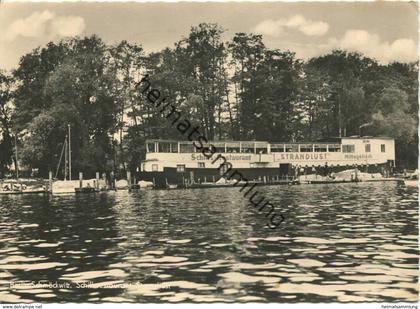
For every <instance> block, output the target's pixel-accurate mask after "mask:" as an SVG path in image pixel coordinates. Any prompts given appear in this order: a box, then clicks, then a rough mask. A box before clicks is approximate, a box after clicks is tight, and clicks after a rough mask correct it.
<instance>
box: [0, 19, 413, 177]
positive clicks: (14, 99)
mask: <svg viewBox="0 0 420 309" xmlns="http://www.w3.org/2000/svg"><path fill="white" fill-rule="evenodd" d="M223 34H224V30H223V29H222V28H221V27H219V26H218V25H217V24H206V23H203V24H199V25H198V26H196V27H192V28H191V31H190V33H189V34H188V35H187V36H186V37H184V38H182V39H181V40H179V41H178V42H175V44H174V46H173V47H172V48H170V47H168V48H165V49H163V50H162V51H159V52H153V53H149V54H145V53H144V51H143V48H142V46H141V45H137V44H131V43H128V42H126V41H122V42H120V43H117V44H115V45H111V46H108V45H106V44H105V43H104V42H102V40H101V39H99V38H98V37H96V36H92V37H85V38H78V37H76V38H69V39H65V40H62V41H60V42H56V43H53V42H50V43H48V44H47V45H46V46H44V47H40V48H37V49H35V50H33V51H31V52H29V53H28V54H26V55H24V56H23V57H22V58H21V60H20V63H19V66H18V68H16V70H14V71H13V72H12V74H11V75H8V74H4V73H1V74H0V86H1V87H0V174H1V176H3V175H4V174H5V173H6V172H7V169H8V168H9V167H10V166H11V163H12V160H13V158H14V156H13V152H14V140H13V139H14V137H15V134H17V135H18V137H19V138H18V142H19V145H20V146H19V148H20V159H21V160H22V161H23V163H24V164H25V165H26V166H27V167H32V168H38V169H39V170H40V172H41V175H44V176H45V175H46V174H47V173H48V171H49V170H55V169H56V167H57V165H58V161H59V159H60V153H61V149H62V147H63V143H64V140H65V137H66V134H67V126H68V124H70V125H71V128H72V132H73V134H72V140H71V142H72V145H73V166H74V171H77V170H80V171H83V172H85V173H86V174H89V175H91V174H93V172H95V171H111V170H113V171H115V172H117V173H124V172H125V171H126V170H135V169H137V168H138V166H139V164H140V161H141V160H142V159H143V158H144V143H145V140H146V139H147V138H161V139H181V138H183V137H182V136H180V135H179V133H178V132H177V131H176V130H174V129H173V128H172V127H171V123H170V122H168V121H167V120H166V119H165V118H164V116H163V115H162V114H161V113H160V112H159V111H158V110H157V109H156V108H155V107H153V106H151V105H150V104H149V103H148V100H147V98H146V96H145V95H144V94H142V93H141V92H139V88H138V82H139V81H140V79H141V78H142V76H144V75H145V74H148V75H149V79H150V81H151V82H152V84H153V86H154V87H155V88H156V89H159V91H160V92H161V94H162V96H164V97H165V98H166V102H167V103H171V104H173V105H174V106H177V108H178V109H179V110H180V111H181V112H182V113H183V114H184V115H187V116H188V119H189V120H190V121H191V123H192V124H193V125H194V126H196V125H198V126H199V127H200V128H201V132H202V133H203V134H205V135H206V137H207V138H208V139H234V140H240V139H241V140H246V139H255V140H267V141H273V142H275V141H303V140H310V141H314V140H317V139H325V138H328V137H332V136H340V135H341V136H350V135H358V134H362V135H388V136H391V137H393V138H395V140H396V146H397V147H396V149H397V159H398V161H397V164H398V166H401V167H414V166H416V164H417V157H418V150H417V145H418V137H417V125H418V117H417V113H418V103H417V102H418V93H417V91H418V86H417V74H418V65H417V64H406V63H398V62H395V63H390V64H388V65H382V64H379V63H378V62H377V61H376V60H374V59H370V58H367V57H364V56H363V55H361V54H358V53H349V52H346V51H340V50H335V51H332V52H331V53H328V54H325V55H321V56H318V57H314V58H312V59H309V60H307V61H303V60H301V59H298V58H296V56H295V54H294V53H292V52H289V51H280V50H276V49H270V48H268V47H266V46H265V45H264V43H263V38H262V36H261V35H255V34H252V33H251V34H248V33H237V34H235V35H234V36H233V38H232V39H231V40H230V41H228V42H223V41H222V35H223ZM184 138H185V137H184ZM61 176H62V175H61V174H60V177H61Z"/></svg>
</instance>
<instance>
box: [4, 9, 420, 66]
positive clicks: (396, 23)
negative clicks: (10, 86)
mask: <svg viewBox="0 0 420 309" xmlns="http://www.w3.org/2000/svg"><path fill="white" fill-rule="evenodd" d="M201 22H212V23H218V24H219V25H220V26H222V27H223V28H224V29H226V31H225V33H224V35H223V39H224V40H226V41H227V40H229V39H231V38H232V37H233V35H234V34H235V33H237V32H253V33H259V34H262V35H263V38H264V39H263V40H264V43H265V44H266V46H267V47H269V48H278V49H281V50H290V51H293V52H295V53H296V55H297V57H299V58H302V59H308V58H310V57H314V56H318V55H322V54H326V53H328V52H329V51H331V50H333V49H336V48H340V49H345V50H348V51H358V52H361V53H363V54H364V55H366V56H369V57H372V58H375V59H376V60H378V61H379V62H380V63H383V64H386V63H389V62H392V61H401V62H411V61H415V60H416V59H417V58H418V52H417V45H418V37H417V29H418V18H417V4H415V3H414V2H383V1H376V2H260V3H251V2H236V3H235V2H229V3H216V2H213V3H209V2H201V3H197V2H196V3H187V2H179V3H162V2H161V3H133V2H126V3H124V2H115V3H113V2H103V3H100V2H93V3H87V2H71V3H68V2H67V3H64V2H62V3H60V2H58V3H43V2H41V3H1V4H0V29H1V31H0V69H3V70H12V69H14V68H16V67H17V65H18V63H19V59H20V57H21V56H22V55H24V54H25V53H27V52H30V51H31V50H33V49H34V48H37V47H38V46H44V45H45V44H46V43H48V42H49V41H58V40H60V39H62V38H65V37H68V36H75V35H78V36H85V35H92V34H97V35H98V36H99V37H101V38H102V39H103V40H104V41H105V42H106V43H108V44H116V43H118V42H120V41H121V40H127V41H129V42H133V43H134V42H135V43H139V44H141V45H142V46H143V48H144V49H145V50H146V52H152V51H159V50H161V49H163V48H165V47H173V46H174V43H175V42H176V41H178V40H180V39H182V37H185V36H187V35H188V33H189V31H190V28H191V27H192V26H196V25H198V24H199V23H201Z"/></svg>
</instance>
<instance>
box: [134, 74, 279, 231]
mask: <svg viewBox="0 0 420 309" xmlns="http://www.w3.org/2000/svg"><path fill="white" fill-rule="evenodd" d="M148 78H149V75H146V76H144V77H143V78H142V79H141V80H140V82H139V83H138V84H137V85H136V88H140V92H141V93H142V94H143V95H146V92H147V95H146V97H147V100H148V101H149V102H150V103H151V104H152V105H153V106H154V107H155V108H158V109H159V108H160V109H159V112H160V113H161V114H162V116H164V117H165V118H166V119H170V118H171V117H172V116H174V115H175V117H173V118H172V119H173V120H172V122H171V125H172V127H173V126H175V125H176V129H177V130H178V132H179V133H180V134H181V136H182V137H184V138H185V134H186V133H187V132H189V134H188V137H187V138H188V140H189V141H190V142H193V143H192V144H193V145H194V147H195V149H196V150H197V151H198V152H201V153H202V154H203V156H205V157H206V158H207V159H208V160H211V159H212V158H213V156H214V155H215V154H216V153H217V152H218V150H217V147H215V146H214V145H213V144H211V143H209V140H208V139H207V138H206V136H204V135H203V134H202V133H201V132H200V126H195V127H194V128H192V130H190V129H191V121H190V120H189V119H188V118H187V117H185V115H183V114H182V113H181V112H180V111H179V110H178V109H177V108H176V107H175V106H173V105H172V104H171V103H170V101H169V102H168V103H165V104H163V105H162V103H163V102H165V101H166V99H167V98H168V97H162V98H161V93H160V91H159V90H158V89H155V88H151V86H152V84H151V83H150V81H149V79H148ZM143 83H144V88H143V89H141V86H143V85H142V84H143ZM161 105H162V106H161ZM168 107H169V108H170V112H169V113H167V114H166V115H165V113H166V112H167V108H168ZM195 134H197V135H198V136H196V137H194V135H195ZM196 142H198V143H199V144H200V145H197V144H196ZM219 159H221V161H222V163H221V164H220V165H219V166H218V167H217V169H218V170H219V172H220V173H221V176H222V177H227V179H228V180H232V179H234V180H235V183H233V184H232V186H233V187H236V186H237V185H238V184H240V185H241V187H242V188H241V189H240V190H239V192H241V193H242V191H243V190H244V189H245V188H246V187H248V185H249V180H248V179H247V178H245V177H244V175H242V173H241V172H239V171H238V170H236V169H235V170H233V172H232V173H231V174H230V175H229V173H230V172H231V171H232V168H233V165H232V163H230V162H228V161H227V159H226V157H225V156H224V155H222V154H221V153H218V154H217V157H216V158H214V159H213V161H212V162H211V164H212V165H214V164H215V163H216V162H217V161H219ZM235 176H236V177H235ZM256 186H257V183H254V184H252V185H251V187H250V188H248V190H247V191H246V192H245V193H244V197H246V196H247V195H248V194H249V193H251V191H252V190H253V189H254V188H255V187H256ZM258 193H259V192H258V191H256V192H254V193H253V194H252V195H251V196H250V197H249V202H250V203H251V204H252V205H253V206H254V207H255V208H257V207H259V208H258V212H259V213H262V212H263V211H264V210H265V208H266V207H267V208H269V211H268V213H266V214H265V217H266V218H269V220H270V222H269V223H267V227H269V228H270V229H275V228H277V227H278V226H279V225H280V223H282V222H283V221H284V219H285V218H284V216H283V215H282V214H277V213H276V206H275V205H273V204H272V203H270V201H266V202H265V203H264V204H263V205H262V206H260V204H261V203H262V202H263V201H264V200H265V197H264V196H262V197H260V198H259V201H258V202H257V203H256V202H255V201H254V197H255V196H256V195H257V194H258ZM277 216H278V217H279V218H281V220H280V221H278V222H275V218H276V217H277Z"/></svg>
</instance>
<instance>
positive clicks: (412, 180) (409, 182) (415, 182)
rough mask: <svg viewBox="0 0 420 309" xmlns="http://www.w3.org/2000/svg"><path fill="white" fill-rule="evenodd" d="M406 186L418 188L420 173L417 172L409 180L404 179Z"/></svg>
mask: <svg viewBox="0 0 420 309" xmlns="http://www.w3.org/2000/svg"><path fill="white" fill-rule="evenodd" d="M404 185H405V186H406V187H418V186H419V171H418V170H415V171H414V172H413V173H412V174H411V175H409V178H407V179H404Z"/></svg>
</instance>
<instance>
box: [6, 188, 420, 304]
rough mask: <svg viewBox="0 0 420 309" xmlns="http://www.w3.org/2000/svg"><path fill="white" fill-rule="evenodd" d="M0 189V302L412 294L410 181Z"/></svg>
mask: <svg viewBox="0 0 420 309" xmlns="http://www.w3.org/2000/svg"><path fill="white" fill-rule="evenodd" d="M258 190H259V191H260V192H261V193H262V194H263V195H264V196H265V197H266V199H268V200H270V201H271V202H272V203H273V204H276V206H277V207H278V208H279V209H281V213H282V214H284V216H285V217H286V220H285V221H284V222H283V223H282V224H281V225H280V226H279V227H278V228H277V229H276V230H271V229H268V228H267V227H266V222H267V221H266V218H264V216H263V215H261V214H258V213H257V212H256V211H255V210H254V209H253V207H252V206H251V204H250V203H249V201H248V199H246V198H244V197H243V194H242V193H240V192H239V190H238V189H237V188H219V189H195V190H173V191H163V190H162V191H159V190H156V191H154V190H150V191H140V192H131V193H128V192H122V191H120V192H107V193H99V194H94V195H81V196H61V197H60V196H42V195H39V196H38V195H35V196H29V195H28V196H0V212H1V217H0V302H20V303H21V302H31V301H37V302H57V301H60V302H105V301H106V302H182V301H185V302H212V301H223V302H249V301H261V302H337V301H339V302H352V301H356V302H365V301H368V302H370V301H386V302H393V301H416V300H417V299H418V296H417V294H418V283H417V282H418V275H419V273H418V258H419V251H418V246H417V242H418V203H417V200H418V190H417V189H416V188H413V189H409V188H405V187H404V186H402V185H399V184H397V183H394V182H388V183H359V184H335V185H302V186H272V187H261V188H259V189H258Z"/></svg>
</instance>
